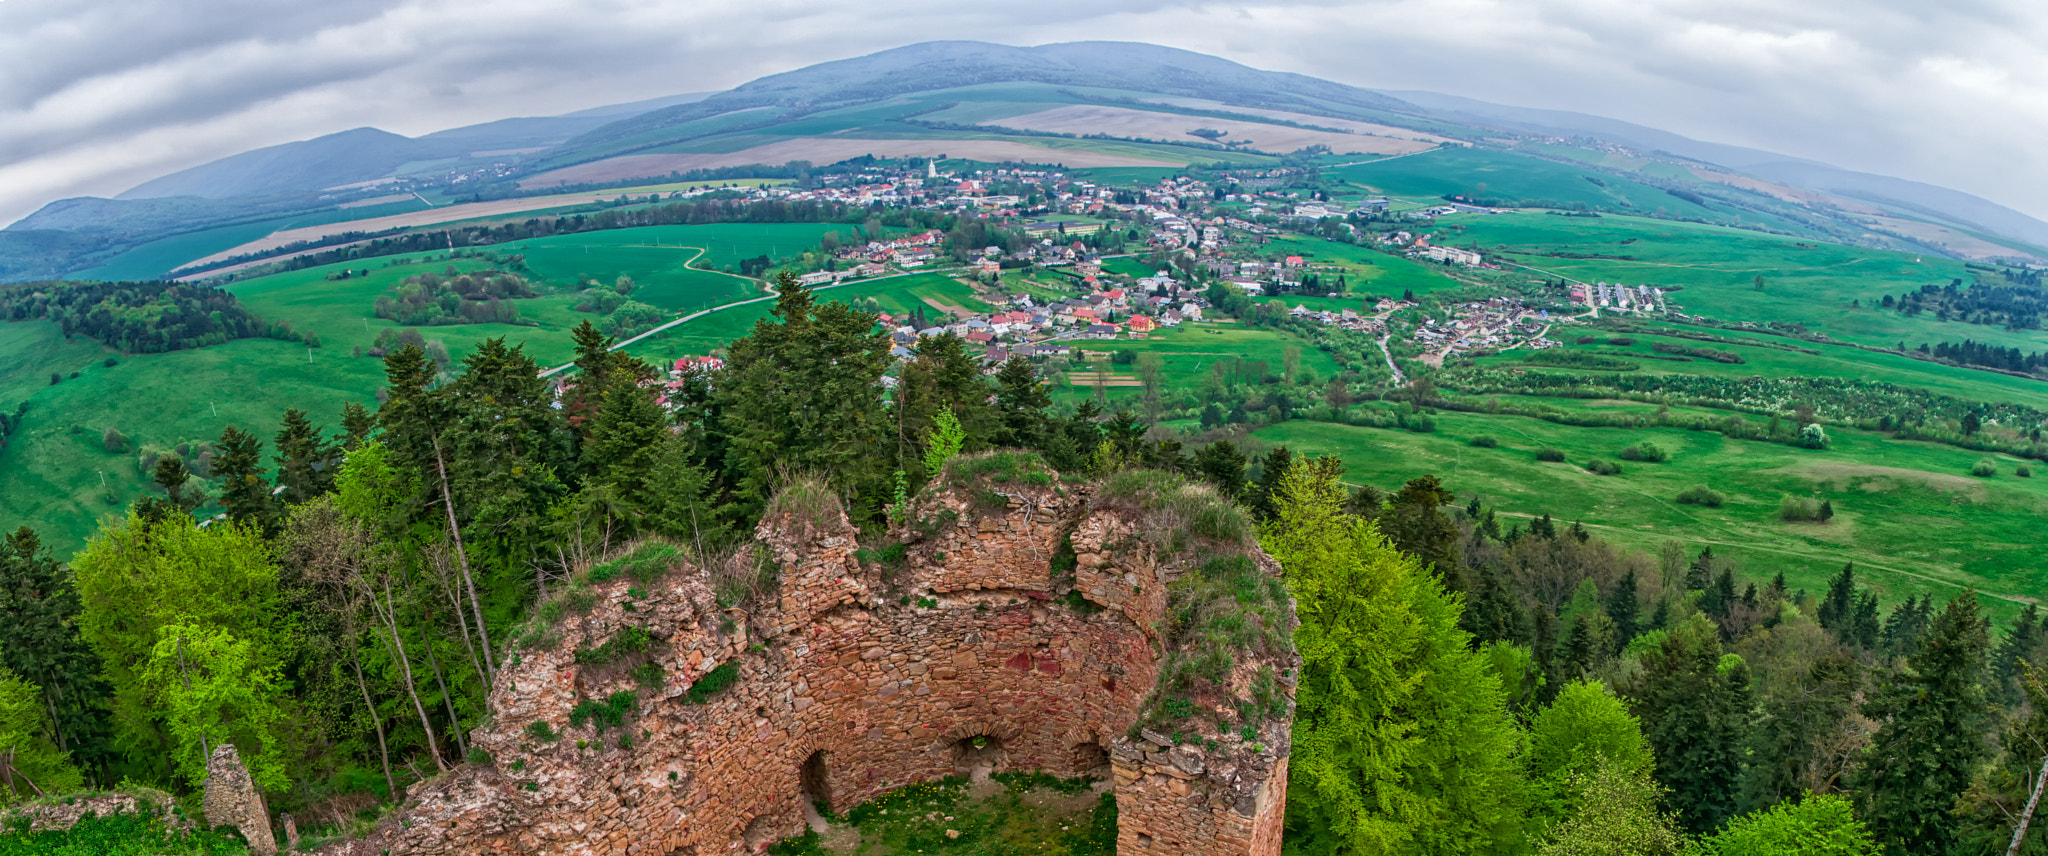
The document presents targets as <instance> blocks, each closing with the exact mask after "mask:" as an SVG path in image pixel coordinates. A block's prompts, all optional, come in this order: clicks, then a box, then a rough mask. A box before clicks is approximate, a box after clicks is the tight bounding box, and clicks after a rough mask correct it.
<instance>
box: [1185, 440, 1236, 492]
mask: <svg viewBox="0 0 2048 856" xmlns="http://www.w3.org/2000/svg"><path fill="white" fill-rule="evenodd" d="M1194 465H1195V471H1196V472H1198V473H1200V474H1201V476H1202V478H1203V479H1205V480H1207V481H1208V482H1209V483H1210V484H1212V485H1215V486H1216V491H1217V492H1218V493H1221V494H1223V496H1224V498H1226V499H1229V500H1231V501H1233V502H1235V501H1236V500H1237V498H1238V497H1239V496H1242V495H1243V494H1244V490H1245V485H1246V480H1245V474H1244V473H1245V466H1246V460H1245V456H1244V453H1243V452H1240V451H1238V450H1237V444H1236V443H1232V442H1230V441H1229V440H1218V441H1216V442H1214V443H1210V444H1209V445H1207V446H1203V447H1202V448H1200V449H1198V450H1196V451H1195V461H1194Z"/></svg>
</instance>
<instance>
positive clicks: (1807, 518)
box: [1778, 496, 1835, 523]
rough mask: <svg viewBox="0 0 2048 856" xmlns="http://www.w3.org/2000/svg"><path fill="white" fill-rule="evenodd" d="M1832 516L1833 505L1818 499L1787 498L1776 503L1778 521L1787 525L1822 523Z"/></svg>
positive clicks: (1804, 497) (1806, 497)
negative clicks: (1787, 523)
mask: <svg viewBox="0 0 2048 856" xmlns="http://www.w3.org/2000/svg"><path fill="white" fill-rule="evenodd" d="M1834 515H1835V508H1834V504H1833V503H1830V502H1828V501H1826V500H1823V499H1820V498H1819V497H1812V496H1787V497H1785V498H1784V499H1781V500H1779V501H1778V519H1779V520H1783V521H1786V522H1789V523H1822V522H1826V521H1827V519H1828V518H1830V517H1833V516H1834Z"/></svg>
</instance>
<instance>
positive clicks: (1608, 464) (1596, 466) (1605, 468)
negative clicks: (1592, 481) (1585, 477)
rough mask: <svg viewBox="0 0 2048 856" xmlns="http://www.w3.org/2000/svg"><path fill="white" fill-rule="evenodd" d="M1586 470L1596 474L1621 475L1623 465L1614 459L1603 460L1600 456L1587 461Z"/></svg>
mask: <svg viewBox="0 0 2048 856" xmlns="http://www.w3.org/2000/svg"><path fill="white" fill-rule="evenodd" d="M1586 471H1587V472H1589V473H1592V474H1594V475H1596V476H1613V475H1620V474H1621V465H1620V464H1617V463H1615V462H1613V461H1603V460H1601V459H1599V458H1594V459H1593V460H1590V461H1587V462H1586Z"/></svg>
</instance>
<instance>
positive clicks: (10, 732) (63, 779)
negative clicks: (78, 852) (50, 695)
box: [0, 669, 85, 800]
mask: <svg viewBox="0 0 2048 856" xmlns="http://www.w3.org/2000/svg"><path fill="white" fill-rule="evenodd" d="M43 696H44V694H43V690H42V688H41V687H38V686H36V685H35V684H32V683H29V682H28V681H25V680H22V679H21V676H19V675H16V674H14V673H13V672H11V671H7V670H5V669H0V786H4V787H5V788H6V789H7V791H6V793H7V794H8V795H9V796H10V797H12V798H13V799H15V800H19V799H23V798H27V797H31V796H57V795H61V794H66V793H70V792H72V791H75V790H77V789H78V788H79V787H80V786H81V785H83V784H84V783H85V777H84V776H83V775H80V774H79V772H78V768H77V767H76V766H73V765H72V763H71V757H70V753H68V752H65V751H64V750H63V749H60V748H58V747H57V743H56V741H54V740H52V739H51V737H50V718H49V714H48V713H47V712H46V709H45V708H44V706H43Z"/></svg>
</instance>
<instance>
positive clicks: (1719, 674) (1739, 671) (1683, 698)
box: [1636, 615, 1750, 832]
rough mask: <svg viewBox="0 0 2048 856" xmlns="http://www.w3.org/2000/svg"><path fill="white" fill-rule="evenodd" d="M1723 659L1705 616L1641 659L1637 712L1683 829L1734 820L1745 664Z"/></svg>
mask: <svg viewBox="0 0 2048 856" xmlns="http://www.w3.org/2000/svg"><path fill="white" fill-rule="evenodd" d="M1725 659H1726V662H1724V657H1723V656H1722V649H1721V634H1720V631H1719V630H1718V629H1717V628H1716V627H1715V626H1714V624H1713V622H1711V621H1709V620H1707V618H1706V617H1705V616H1703V615H1694V616H1693V617H1692V618H1691V619H1690V620H1688V621H1686V622H1684V623H1681V624H1679V625H1678V626H1677V627H1674V628H1672V629H1671V631H1670V633H1669V635H1667V636H1665V637H1664V643H1663V645H1662V646H1660V647H1659V649H1658V650H1657V651H1656V652H1654V653H1652V654H1650V655H1649V656H1647V657H1645V658H1644V659H1643V669H1644V673H1643V676H1642V679H1641V689H1640V690H1639V691H1638V692H1637V693H1636V702H1637V711H1638V712H1639V713H1640V714H1641V716H1642V717H1643V726H1644V732H1645V734H1647V735H1648V737H1649V738H1650V746H1651V748H1652V749H1653V750H1655V753H1656V757H1657V780H1658V781H1660V782H1662V783H1663V784H1664V785H1665V786H1666V787H1668V788H1670V789H1671V796H1672V801H1671V804H1672V805H1673V806H1675V807H1677V808H1678V810H1679V818H1680V820H1681V822H1682V824H1683V825H1684V826H1685V828H1686V829H1688V830H1691V831H1693V832H1704V831H1707V830H1711V829H1713V828H1715V827H1717V826H1719V825H1720V824H1721V823H1722V822H1723V821H1725V820H1727V819H1728V818H1730V817H1733V816H1734V815H1735V809H1736V795H1737V792H1738V788H1739V786H1740V784H1741V780H1742V773H1743V770H1742V765H1743V756H1744V754H1745V751H1744V750H1745V748H1746V746H1745V743H1746V739H1747V738H1748V736H1749V731H1750V722H1749V712H1750V687H1749V667H1748V666H1747V665H1745V664H1744V663H1743V662H1742V660H1741V658H1739V657H1728V658H1725Z"/></svg>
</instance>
